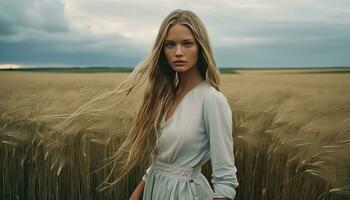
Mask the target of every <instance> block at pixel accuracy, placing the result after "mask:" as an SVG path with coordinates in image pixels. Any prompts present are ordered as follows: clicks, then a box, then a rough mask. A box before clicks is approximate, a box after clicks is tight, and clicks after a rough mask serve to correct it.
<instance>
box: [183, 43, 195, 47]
mask: <svg viewBox="0 0 350 200" xmlns="http://www.w3.org/2000/svg"><path fill="white" fill-rule="evenodd" d="M192 44H193V43H192V42H185V43H184V45H185V46H186V47H191V46H192Z"/></svg>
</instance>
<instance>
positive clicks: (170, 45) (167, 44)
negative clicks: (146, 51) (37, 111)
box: [164, 43, 174, 49]
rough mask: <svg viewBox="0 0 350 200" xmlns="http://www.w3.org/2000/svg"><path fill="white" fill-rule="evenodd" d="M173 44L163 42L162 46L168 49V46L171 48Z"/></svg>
mask: <svg viewBox="0 0 350 200" xmlns="http://www.w3.org/2000/svg"><path fill="white" fill-rule="evenodd" d="M173 46H174V45H173V44H171V43H165V44H164V47H165V48H167V49H170V48H172V47H173Z"/></svg>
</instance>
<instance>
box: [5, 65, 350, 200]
mask: <svg viewBox="0 0 350 200" xmlns="http://www.w3.org/2000/svg"><path fill="white" fill-rule="evenodd" d="M126 75H127V73H96V74H91V73H81V74H77V73H47V72H42V73H30V74H28V73H26V72H13V71H12V72H0V77H1V78H0V116H1V117H0V156H1V158H2V159H1V160H0V180H1V181H0V191H1V192H0V199H121V200H123V199H127V198H128V197H129V195H130V194H131V192H132V191H133V189H135V186H136V185H137V184H138V182H139V181H140V180H141V177H142V175H143V173H144V170H145V168H146V166H141V165H140V166H139V167H138V168H135V169H133V171H132V172H131V173H130V174H129V175H128V176H127V177H126V178H125V179H124V180H123V181H122V182H121V183H120V184H119V185H117V186H116V187H113V188H112V189H111V190H109V191H104V192H98V191H97V190H96V187H97V186H98V185H99V184H101V183H102V180H103V179H104V178H105V177H106V176H107V175H108V172H109V171H108V170H109V169H110V168H109V167H107V168H106V169H103V170H100V171H97V169H99V168H101V167H102V166H103V165H104V164H105V162H104V161H103V159H106V158H107V157H108V156H110V155H112V152H114V151H115V150H116V148H117V147H118V146H119V144H120V143H121V141H122V140H123V138H125V134H126V133H127V132H128V130H129V128H130V125H131V123H132V120H133V114H134V112H135V110H134V108H135V106H134V105H136V102H137V98H135V97H134V96H132V97H130V98H129V99H127V101H126V102H125V103H124V104H122V105H121V106H119V107H118V108H113V109H111V110H105V111H103V112H101V113H97V114H96V115H95V116H94V118H92V120H90V121H87V120H88V117H87V116H85V115H82V116H80V118H78V119H77V120H76V121H75V122H74V125H75V126H72V127H70V128H69V129H67V130H62V132H57V133H55V134H53V135H48V134H47V133H48V132H49V130H51V129H52V127H54V125H55V124H56V123H57V121H44V120H41V119H40V118H38V116H41V115H54V114H58V113H69V112H71V111H72V110H74V109H76V108H77V107H79V106H80V105H81V104H82V103H84V102H86V101H88V100H89V99H91V98H92V97H93V96H95V95H97V94H100V93H103V92H105V91H109V90H112V89H114V88H116V87H117V85H118V84H119V83H120V82H121V81H122V80H123V79H124V78H125V77H126ZM222 77H223V81H222V84H223V88H222V91H223V93H224V94H225V95H226V96H227V98H228V100H229V102H230V105H231V108H232V111H233V120H234V130H233V136H234V151H235V152H234V154H235V160H236V165H237V168H238V174H237V175H238V180H239V182H240V185H239V187H238V188H237V198H236V199H238V200H250V199H251V200H256V199H262V200H270V199H278V200H287V199H301V200H303V199H304V200H309V199H331V200H339V199H340V200H343V199H344V200H345V199H349V197H350V189H349V185H350V182H349V181H350V180H349V177H350V170H349V169H350V157H349V156H348V152H349V151H350V123H349V122H350V106H349V105H350V94H349V93H348V92H347V90H348V88H349V86H350V79H349V77H348V75H346V74H345V75H342V76H334V75H332V74H329V75H328V74H314V75H313V76H308V75H307V74H289V75H287V76H286V75H276V74H275V75H267V74H245V75H240V74H238V75H236V76H231V75H230V74H224V75H223V76H222ZM117 99H118V98H117V97H111V98H109V99H107V100H105V101H103V102H100V103H99V104H97V105H96V107H104V106H106V105H111V104H113V103H114V102H115V101H116V100H117ZM90 119H91V118H90ZM62 134H69V137H65V140H62V137H61V136H62ZM54 163H56V165H53V164H54ZM211 171H212V169H211V166H210V162H208V163H206V164H205V165H204V166H203V167H202V172H203V174H204V175H205V176H206V177H207V178H208V180H210V176H211Z"/></svg>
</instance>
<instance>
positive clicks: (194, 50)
mask: <svg viewBox="0 0 350 200" xmlns="http://www.w3.org/2000/svg"><path fill="white" fill-rule="evenodd" d="M189 56H190V57H191V60H192V61H193V62H196V61H197V57H198V48H197V47H194V48H192V49H191V50H190V51H189Z"/></svg>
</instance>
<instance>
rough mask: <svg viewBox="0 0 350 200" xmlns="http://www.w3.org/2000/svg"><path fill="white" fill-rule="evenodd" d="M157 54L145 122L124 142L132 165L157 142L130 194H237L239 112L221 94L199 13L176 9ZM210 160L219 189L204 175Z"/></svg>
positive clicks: (169, 198)
mask: <svg viewBox="0 0 350 200" xmlns="http://www.w3.org/2000/svg"><path fill="white" fill-rule="evenodd" d="M151 58H152V59H151V62H149V63H148V65H146V66H147V67H149V68H150V75H149V78H150V80H149V81H150V84H149V85H148V91H147V92H146V96H145V99H144V103H143V107H142V108H141V110H140V113H139V116H140V118H139V120H142V122H141V121H140V122H139V124H140V125H139V126H138V127H137V130H134V133H135V135H131V136H129V138H128V139H127V141H126V142H125V144H128V145H129V146H130V148H128V149H127V150H128V151H127V152H129V155H130V156H131V158H132V159H130V160H129V162H130V163H131V162H133V161H135V160H134V159H137V157H136V156H135V155H141V154H142V153H141V151H143V150H144V149H146V150H147V149H149V148H148V147H152V146H153V145H154V147H155V148H154V151H153V152H151V153H152V158H153V160H152V163H151V164H150V165H149V167H148V169H147V170H146V173H145V175H144V176H143V180H141V182H140V183H139V185H138V186H137V187H136V189H135V190H134V192H133V193H132V195H131V197H130V199H132V200H134V199H137V200H140V199H144V200H177V199H179V200H192V199H193V200H209V199H210V200H211V199H216V200H219V199H234V198H235V195H236V191H235V188H236V187H237V186H238V182H237V178H236V167H235V164H234V155H233V142H232V113H231V109H230V106H229V103H228V101H227V99H226V97H225V96H224V95H223V93H221V92H220V89H219V84H220V77H219V71H218V68H217V67H216V64H215V61H214V58H213V52H212V48H211V46H210V43H209V39H208V35H207V32H206V29H205V27H204V25H203V23H202V21H201V20H200V19H199V18H198V16H197V15H196V14H194V13H193V12H191V11H188V10H180V9H177V10H174V11H172V12H171V13H170V14H169V15H168V16H167V17H166V18H165V19H164V21H163V22H162V24H161V26H160V30H159V32H158V36H157V39H156V41H155V45H154V47H153V50H152V54H151ZM152 124H155V125H156V126H155V127H156V128H153V126H152ZM153 136H155V138H156V140H153V138H154V137H153ZM141 140H143V141H142V142H138V141H141ZM135 145H137V146H135ZM140 145H141V146H140ZM124 147H125V146H124ZM125 148H126V147H125ZM209 159H211V164H212V169H213V173H212V179H211V182H212V184H213V186H214V187H213V189H212V188H211V187H210V185H209V183H208V181H207V179H206V178H205V177H204V175H203V174H202V173H201V166H202V165H203V164H204V163H205V162H206V161H208V160H209ZM128 164H129V163H128Z"/></svg>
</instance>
